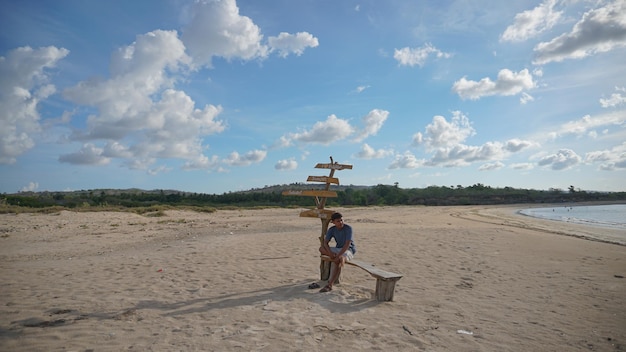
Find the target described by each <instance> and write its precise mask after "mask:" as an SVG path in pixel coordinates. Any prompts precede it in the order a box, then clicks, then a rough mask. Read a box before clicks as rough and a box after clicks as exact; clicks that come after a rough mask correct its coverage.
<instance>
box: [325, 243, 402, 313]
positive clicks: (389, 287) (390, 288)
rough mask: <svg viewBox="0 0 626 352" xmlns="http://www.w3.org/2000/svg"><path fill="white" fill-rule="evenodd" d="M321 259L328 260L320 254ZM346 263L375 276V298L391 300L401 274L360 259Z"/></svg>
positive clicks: (384, 300)
mask: <svg viewBox="0 0 626 352" xmlns="http://www.w3.org/2000/svg"><path fill="white" fill-rule="evenodd" d="M321 258H322V260H323V261H330V258H329V257H327V256H325V255H323V256H321ZM346 264H349V265H353V266H356V267H359V268H361V269H363V270H365V271H367V273H368V274H370V275H372V276H373V277H375V278H376V292H375V296H376V300H377V301H381V302H386V301H393V294H394V291H395V289H396V282H398V280H400V279H401V278H402V275H401V274H397V273H392V272H389V271H385V270H382V269H380V268H377V267H375V266H374V265H372V264H368V263H365V262H362V261H360V260H354V259H353V260H351V261H349V262H346Z"/></svg>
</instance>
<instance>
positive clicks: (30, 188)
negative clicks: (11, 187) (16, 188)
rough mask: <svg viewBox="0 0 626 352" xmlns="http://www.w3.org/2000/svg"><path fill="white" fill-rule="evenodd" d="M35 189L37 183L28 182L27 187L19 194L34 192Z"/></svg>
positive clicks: (37, 185)
mask: <svg viewBox="0 0 626 352" xmlns="http://www.w3.org/2000/svg"><path fill="white" fill-rule="evenodd" d="M37 189H39V183H38V182H29V183H28V185H26V186H24V187H22V189H21V190H20V192H35V191H36V190H37Z"/></svg>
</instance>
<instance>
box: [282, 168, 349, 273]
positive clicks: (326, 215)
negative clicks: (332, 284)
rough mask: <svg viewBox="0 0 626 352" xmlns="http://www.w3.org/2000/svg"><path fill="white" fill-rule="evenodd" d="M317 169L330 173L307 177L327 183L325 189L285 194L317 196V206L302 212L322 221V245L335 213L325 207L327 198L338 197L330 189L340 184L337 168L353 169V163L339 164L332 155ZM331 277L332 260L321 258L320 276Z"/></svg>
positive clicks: (303, 214)
mask: <svg viewBox="0 0 626 352" xmlns="http://www.w3.org/2000/svg"><path fill="white" fill-rule="evenodd" d="M315 168H316V169H330V174H329V175H328V176H309V177H308V178H307V181H308V182H322V183H325V184H326V187H325V188H324V190H303V191H284V192H283V195H286V196H305V197H315V205H316V206H315V208H314V209H310V210H304V211H302V212H300V216H301V217H310V218H318V219H320V220H321V221H322V234H321V235H320V246H321V245H323V244H324V236H326V231H328V226H329V224H330V216H331V215H332V214H333V213H334V211H332V210H329V209H324V207H325V206H326V199H327V198H336V197H337V192H334V191H331V190H330V185H331V184H336V185H338V184H339V179H338V178H336V177H333V176H334V174H335V171H336V170H346V169H348V170H351V169H352V165H346V164H338V163H336V162H333V157H332V156H331V157H330V163H329V164H322V163H320V164H317V165H315ZM329 277H330V262H329V261H325V260H320V278H321V280H328V278H329Z"/></svg>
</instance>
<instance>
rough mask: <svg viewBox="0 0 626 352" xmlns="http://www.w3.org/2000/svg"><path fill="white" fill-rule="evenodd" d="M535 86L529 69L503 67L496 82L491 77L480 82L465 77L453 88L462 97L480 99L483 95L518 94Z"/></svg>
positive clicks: (455, 83)
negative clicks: (517, 69) (514, 69)
mask: <svg viewBox="0 0 626 352" xmlns="http://www.w3.org/2000/svg"><path fill="white" fill-rule="evenodd" d="M534 87H535V82H534V81H533V76H532V74H531V73H530V72H529V71H528V70H527V69H523V70H521V71H519V72H517V73H516V72H513V71H511V70H508V69H503V70H500V72H498V78H497V79H496V81H495V82H494V81H492V80H491V79H490V78H489V77H486V78H483V79H481V80H480V81H478V82H477V81H471V80H467V79H466V78H465V77H463V78H461V79H460V80H458V81H456V82H454V85H453V86H452V90H453V91H454V92H455V93H457V94H458V95H459V96H460V97H461V99H470V100H478V99H480V98H482V97H487V96H492V95H503V96H510V95H516V94H519V93H521V92H523V91H525V90H529V89H532V88H534Z"/></svg>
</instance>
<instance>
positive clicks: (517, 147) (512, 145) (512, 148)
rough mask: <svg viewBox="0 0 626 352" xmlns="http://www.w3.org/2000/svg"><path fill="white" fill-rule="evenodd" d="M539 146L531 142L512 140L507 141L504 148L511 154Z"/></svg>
mask: <svg viewBox="0 0 626 352" xmlns="http://www.w3.org/2000/svg"><path fill="white" fill-rule="evenodd" d="M536 145H537V144H536V143H534V142H531V141H524V140H521V139H517V138H514V139H510V140H508V141H506V143H505V144H504V148H505V149H506V150H507V151H509V152H511V153H517V152H519V151H521V150H522V149H526V148H529V147H532V146H536Z"/></svg>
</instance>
